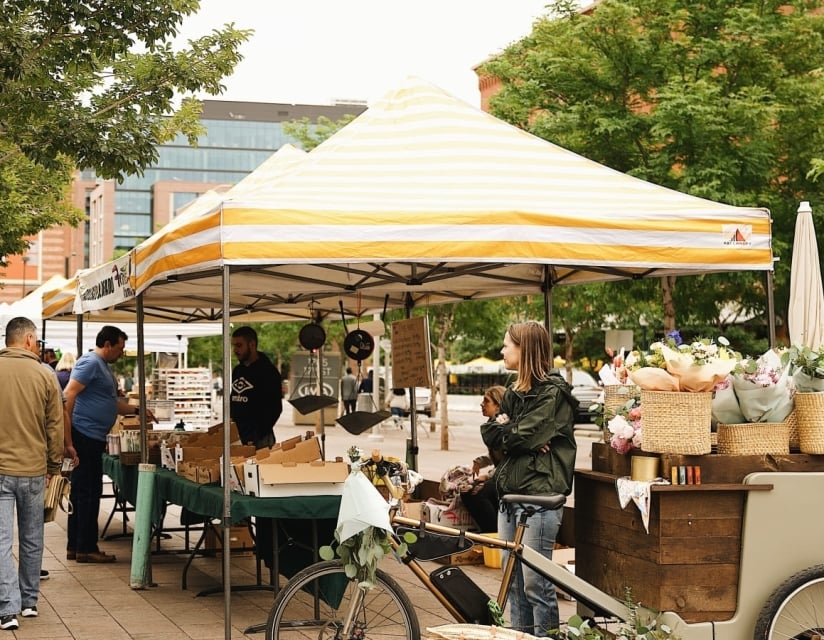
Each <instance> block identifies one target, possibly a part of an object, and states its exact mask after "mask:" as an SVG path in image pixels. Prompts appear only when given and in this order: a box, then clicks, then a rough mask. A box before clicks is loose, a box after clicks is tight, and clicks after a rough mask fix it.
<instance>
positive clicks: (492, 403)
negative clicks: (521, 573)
mask: <svg viewBox="0 0 824 640" xmlns="http://www.w3.org/2000/svg"><path fill="white" fill-rule="evenodd" d="M504 391H506V389H505V388H504V387H502V386H500V385H495V386H493V387H489V389H487V390H486V391H485V392H484V397H483V400H482V401H481V413H483V416H484V417H485V418H494V417H495V416H496V415H498V413H500V411H501V401H502V400H503V397H504ZM500 461H501V455H500V453H499V452H497V451H491V450H490V451H489V454H488V455H486V456H478V457H477V458H475V459H474V460H473V461H472V474H473V476H474V477H475V482H474V484H473V486H472V488H471V489H469V490H468V491H462V492H461V502H463V504H464V506H465V507H466V509H467V511H469V513H470V515H471V516H472V519H473V520H475V522H476V523H477V525H478V527H479V528H480V530H481V531H483V532H485V533H493V532H496V531H497V530H498V492H497V491H496V489H495V482H494V481H493V480H492V474H493V473H494V471H495V470H494V469H492V471H490V472H489V473H488V474H482V473H481V471H482V470H483V469H484V468H486V467H489V466H491V465H497V464H498V463H499V462H500Z"/></svg>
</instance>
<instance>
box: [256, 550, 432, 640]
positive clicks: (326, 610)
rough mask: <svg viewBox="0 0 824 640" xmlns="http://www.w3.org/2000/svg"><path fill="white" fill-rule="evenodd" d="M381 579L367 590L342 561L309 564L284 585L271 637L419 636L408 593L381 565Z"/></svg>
mask: <svg viewBox="0 0 824 640" xmlns="http://www.w3.org/2000/svg"><path fill="white" fill-rule="evenodd" d="M376 582H377V584H376V585H375V587H374V588H372V589H369V590H366V591H365V592H364V593H362V594H361V593H360V591H361V590H360V589H359V587H358V584H357V582H356V581H355V580H350V579H349V578H347V577H346V574H345V573H344V570H343V566H342V565H341V563H340V562H336V561H331V562H318V563H317V564H313V565H311V566H309V567H307V568H306V569H303V570H302V571H300V572H299V573H297V574H295V576H294V577H293V578H292V579H291V580H289V582H287V583H286V584H285V585H284V586H283V588H281V589H280V591H278V594H277V597H276V598H275V602H274V604H273V605H272V610H271V611H270V612H269V619H268V620H267V622H266V640H303V639H309V638H311V639H312V640H354V639H357V640H377V639H380V638H385V639H387V640H403V639H406V640H418V639H419V638H420V627H419V625H418V616H417V615H416V614H415V610H414V609H413V608H412V603H411V602H410V601H409V598H408V596H407V595H406V594H405V593H404V592H403V590H402V589H401V587H400V585H398V583H397V582H395V580H393V579H392V578H391V577H390V576H389V575H387V574H386V573H385V572H384V571H381V570H380V569H378V571H377V578H376ZM361 596H362V597H361ZM350 616H351V620H349V618H350Z"/></svg>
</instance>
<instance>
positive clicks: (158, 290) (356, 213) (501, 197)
mask: <svg viewBox="0 0 824 640" xmlns="http://www.w3.org/2000/svg"><path fill="white" fill-rule="evenodd" d="M772 264H773V263H772V249H771V233H770V215H769V212H768V211H767V210H765V209H761V208H744V207H733V206H729V205H725V204H720V203H716V202H712V201H709V200H704V199H701V198H696V197H693V196H689V195H686V194H683V193H679V192H677V191H673V190H670V189H666V188H663V187H660V186H656V185H654V184H651V183H648V182H644V181H642V180H638V179H635V178H632V177H630V176H627V175H625V174H622V173H619V172H617V171H614V170H612V169H609V168H607V167H604V166H602V165H599V164H597V163H595V162H592V161H590V160H587V159H586V158H583V157H581V156H579V155H576V154H574V153H571V152H569V151H567V150H565V149H562V148H560V147H558V146H556V145H554V144H551V143H549V142H547V141H545V140H542V139H540V138H537V137H535V136H532V135H530V134H528V133H526V132H524V131H522V130H519V129H517V128H515V127H513V126H511V125H509V124H506V123H504V122H502V121H500V120H498V119H496V118H494V117H492V116H491V115H489V114H487V113H484V112H482V111H480V110H478V109H475V108H474V107H471V106H469V105H467V104H465V103H463V102H461V101H460V100H457V99H455V98H453V97H451V96H449V95H448V94H446V93H444V92H443V91H442V90H440V89H438V88H436V87H434V86H432V85H430V84H428V83H425V82H423V81H420V80H418V79H414V78H412V79H409V80H408V81H407V82H406V83H405V84H404V85H403V86H402V87H400V88H399V89H397V90H395V91H393V92H390V93H389V94H388V95H387V96H385V97H384V98H383V99H382V100H380V101H379V102H377V103H376V104H375V105H374V106H372V107H370V108H369V109H368V110H367V111H366V112H364V113H363V114H362V115H361V116H360V117H358V118H357V119H356V120H355V121H353V122H352V123H351V124H349V125H348V126H346V127H345V128H343V129H342V130H341V131H339V132H338V133H337V134H335V135H334V136H332V137H331V138H330V139H329V140H327V141H326V142H324V143H323V144H321V145H320V146H319V147H317V148H316V149H315V150H313V151H312V152H311V153H309V154H308V155H306V157H305V158H303V159H301V160H299V161H297V162H296V163H295V164H294V165H293V166H291V167H290V168H289V169H288V170H286V171H281V172H280V173H279V174H278V175H277V177H274V178H273V179H271V180H268V181H266V182H265V183H263V184H260V185H259V187H258V188H257V189H255V190H253V191H248V192H245V193H238V194H234V197H229V198H224V199H223V201H222V203H221V205H220V206H216V207H215V208H214V209H213V210H212V211H211V212H209V213H206V214H202V215H199V216H197V218H195V219H188V220H186V221H185V223H184V224H181V225H179V226H177V227H176V228H174V229H171V230H169V231H166V230H161V232H159V234H158V235H157V236H156V237H154V238H153V239H151V241H150V242H147V243H145V245H144V247H143V248H141V250H140V251H138V252H137V253H136V255H135V263H134V268H135V275H136V277H135V285H134V288H135V289H136V291H137V292H138V293H140V292H143V293H144V300H145V301H146V304H148V305H150V306H154V305H158V306H164V305H166V306H174V305H175V304H180V303H181V302H182V301H185V300H188V301H189V302H193V303H196V304H202V305H204V306H211V307H215V306H219V303H220V302H221V300H222V295H221V294H222V292H221V288H220V285H219V279H218V278H219V269H220V268H222V267H223V266H226V265H228V266H229V267H230V268H231V269H232V272H233V276H232V278H231V282H232V285H231V289H232V291H231V301H230V305H231V307H232V308H233V309H247V310H250V311H251V310H254V311H265V310H272V311H274V310H277V309H284V308H289V307H290V306H291V307H292V308H298V307H306V306H309V305H311V306H313V307H314V308H315V309H317V308H319V307H320V308H324V309H326V310H327V311H329V312H330V313H331V312H332V311H333V310H334V309H335V308H336V307H337V306H338V304H339V301H341V300H344V301H345V304H346V306H347V309H349V310H350V311H351V312H353V313H356V312H359V311H362V310H363V309H366V308H371V309H375V308H380V307H381V306H383V305H384V303H385V302H388V304H389V305H390V306H393V307H397V306H402V305H404V304H408V303H409V302H410V301H411V302H412V303H413V304H433V303H438V302H443V301H448V300H462V299H473V298H481V297H492V296H501V295H515V294H520V293H539V292H541V291H543V290H545V288H546V287H548V286H551V285H555V284H575V283H581V282H594V281H603V280H610V279H619V278H629V277H639V276H643V277H648V276H662V275H667V274H672V275H678V274H697V273H707V272H718V271H738V270H770V269H772ZM355 307H357V309H356V308H355Z"/></svg>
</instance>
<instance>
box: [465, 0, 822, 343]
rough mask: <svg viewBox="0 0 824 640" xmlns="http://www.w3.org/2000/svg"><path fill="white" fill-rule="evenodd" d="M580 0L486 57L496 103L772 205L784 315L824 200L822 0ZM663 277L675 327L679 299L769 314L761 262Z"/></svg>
mask: <svg viewBox="0 0 824 640" xmlns="http://www.w3.org/2000/svg"><path fill="white" fill-rule="evenodd" d="M577 4H578V3H576V2H572V1H570V0H556V1H555V2H552V3H550V4H549V9H550V17H546V18H543V19H541V20H539V21H538V22H536V23H535V25H534V28H533V31H532V33H531V34H530V35H529V36H528V37H526V38H524V39H523V40H521V41H520V42H517V43H514V44H513V45H511V46H510V47H509V48H508V49H507V50H506V51H504V52H503V53H502V54H501V55H499V56H497V57H495V58H494V59H492V60H490V61H489V62H487V63H485V64H484V65H483V66H482V68H481V70H480V73H481V74H482V75H488V76H493V77H496V78H499V79H500V81H501V84H502V90H501V91H500V93H499V94H498V95H496V96H495V97H494V98H493V99H492V101H491V110H492V112H493V113H494V114H495V115H497V116H498V117H501V118H503V119H505V120H507V121H509V122H511V123H513V124H515V125H517V126H519V127H521V128H523V129H526V130H528V131H530V132H532V133H534V134H535V135H538V136H540V137H542V138H545V139H547V140H550V141H552V142H554V143H556V144H559V145H561V146H563V147H565V148H567V149H570V150H572V151H575V152H577V153H580V154H581V155H584V156H586V157H588V158H591V159H593V160H596V161H598V162H601V163H603V164H605V165H607V166H609V167H612V168H614V169H617V170H619V171H622V172H625V173H628V174H630V175H633V176H636V177H638V178H642V179H644V180H648V181H650V182H654V183H656V184H660V185H663V186H666V187H670V188H673V189H677V190H678V191H682V192H684V193H689V194H692V195H695V196H699V197H703V198H708V199H711V200H715V201H720V202H725V203H729V204H733V205H747V206H763V207H767V208H769V209H770V210H771V212H772V214H773V219H774V226H773V248H774V251H775V253H776V255H778V256H779V257H780V261H779V262H778V263H777V265H776V278H775V283H776V291H775V301H776V310H777V314H778V315H779V316H781V315H783V313H784V311H785V310H786V307H787V301H788V299H789V291H788V285H789V267H790V262H791V261H790V247H791V244H792V237H793V229H794V223H795V211H796V209H797V207H798V203H799V201H801V200H810V201H813V204H814V205H815V204H817V203H824V198H822V195H824V193H822V185H821V184H820V183H817V182H816V178H817V177H818V175H819V174H820V172H821V166H822V165H821V160H820V157H821V149H822V148H824V126H823V125H824V110H823V109H822V108H821V105H822V104H824V73H822V72H821V60H824V12H822V11H821V10H822V8H824V2H822V0H766V1H765V0H712V1H710V2H700V3H696V2H693V1H692V0H624V1H622V0H603V1H602V2H600V3H598V4H597V5H595V7H594V8H593V10H591V11H589V12H586V13H581V12H580V11H579V9H578V6H577ZM817 158H818V159H817ZM818 212H819V215H818V218H819V219H818V223H819V224H821V223H822V221H824V210H822V208H821V207H819V208H818ZM661 284H662V294H661V299H662V307H663V313H664V316H665V317H664V320H665V323H664V324H665V328H674V327H675V324H676V316H675V314H676V309H677V310H678V315H679V320H682V319H686V318H687V317H688V316H689V315H690V313H692V311H693V310H694V309H699V308H701V309H704V311H702V314H705V312H706V311H707V310H715V311H718V310H719V309H720V308H721V307H722V306H723V305H724V303H725V302H727V301H729V300H741V301H743V303H744V305H745V306H746V307H747V308H748V309H749V310H751V311H753V312H755V313H761V314H763V311H764V308H765V305H766V299H767V296H766V293H765V282H764V279H763V276H759V275H756V274H753V273H734V274H724V275H723V276H711V275H708V276H702V277H694V278H679V279H678V280H677V286H676V280H675V279H674V278H667V279H663V280H662V282H661ZM716 317H717V315H716ZM784 324H786V323H784Z"/></svg>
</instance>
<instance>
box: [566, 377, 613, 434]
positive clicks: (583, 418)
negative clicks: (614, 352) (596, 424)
mask: <svg viewBox="0 0 824 640" xmlns="http://www.w3.org/2000/svg"><path fill="white" fill-rule="evenodd" d="M561 374H562V375H565V374H566V370H565V369H561ZM603 393H604V389H603V387H602V386H601V385H600V384H598V381H597V380H596V379H595V378H594V377H593V376H591V375H590V374H588V373H587V372H586V371H582V370H581V369H573V370H572V395H573V396H575V398H577V400H578V415H577V421H578V422H592V421H593V419H594V418H595V414H594V413H592V412H591V411H590V410H589V408H590V407H591V406H592V405H593V404H595V403H596V402H603V401H604V398H603Z"/></svg>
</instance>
